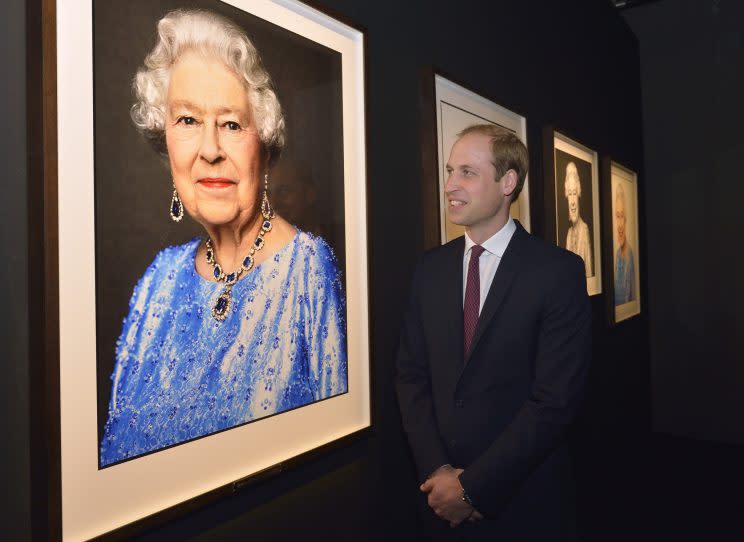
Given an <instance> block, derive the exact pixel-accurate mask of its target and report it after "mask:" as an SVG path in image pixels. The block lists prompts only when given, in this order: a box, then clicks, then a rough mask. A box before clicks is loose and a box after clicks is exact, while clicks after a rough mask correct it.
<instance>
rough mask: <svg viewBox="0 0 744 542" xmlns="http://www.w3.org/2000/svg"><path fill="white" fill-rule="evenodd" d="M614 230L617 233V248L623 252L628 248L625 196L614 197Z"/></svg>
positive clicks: (620, 194)
mask: <svg viewBox="0 0 744 542" xmlns="http://www.w3.org/2000/svg"><path fill="white" fill-rule="evenodd" d="M614 215H615V230H616V231H617V246H618V248H619V249H620V250H621V251H622V252H625V251H626V250H627V248H628V245H627V243H626V238H625V195H624V194H622V193H618V194H617V196H616V197H615V211H614Z"/></svg>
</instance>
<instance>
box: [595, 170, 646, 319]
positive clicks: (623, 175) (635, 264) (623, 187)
mask: <svg viewBox="0 0 744 542" xmlns="http://www.w3.org/2000/svg"><path fill="white" fill-rule="evenodd" d="M602 172H603V179H604V183H605V190H604V193H605V194H607V199H609V201H608V202H606V204H605V207H606V208H607V210H608V211H609V215H610V218H609V219H608V220H606V221H605V223H606V224H608V225H611V226H612V230H611V235H608V236H607V237H611V241H609V240H608V242H607V247H608V250H610V249H611V251H612V252H611V254H612V258H611V259H610V258H608V260H609V261H608V264H611V265H612V269H611V271H609V270H608V275H609V276H608V280H607V285H608V288H607V292H608V294H611V295H609V300H610V302H611V303H609V304H610V305H611V310H610V311H609V312H610V315H611V318H612V320H611V321H612V322H613V323H618V322H622V321H623V320H627V319H628V318H631V317H633V316H636V315H638V314H640V312H641V275H640V262H639V260H638V258H639V254H640V235H639V212H638V176H637V175H636V173H635V172H633V171H631V170H630V169H628V168H626V167H623V166H622V165H620V164H618V163H616V162H614V161H612V160H610V159H609V158H607V159H603V164H602Z"/></svg>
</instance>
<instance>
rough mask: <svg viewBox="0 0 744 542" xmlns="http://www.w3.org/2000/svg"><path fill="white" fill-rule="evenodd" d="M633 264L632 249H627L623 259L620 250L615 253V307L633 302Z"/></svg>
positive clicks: (634, 296)
mask: <svg viewBox="0 0 744 542" xmlns="http://www.w3.org/2000/svg"><path fill="white" fill-rule="evenodd" d="M635 298H636V295H635V264H634V261H633V249H632V248H630V247H628V248H627V250H626V256H625V258H623V255H622V252H621V251H620V249H619V248H618V249H617V252H616V253H615V305H623V304H625V303H630V302H631V301H635Z"/></svg>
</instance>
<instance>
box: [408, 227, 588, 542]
mask: <svg viewBox="0 0 744 542" xmlns="http://www.w3.org/2000/svg"><path fill="white" fill-rule="evenodd" d="M464 246H465V243H464V239H463V238H462V237H460V238H458V239H455V240H454V241H451V242H450V243H447V244H446V245H444V246H441V247H437V248H435V249H433V250H431V251H429V252H428V253H427V254H425V255H424V257H423V258H422V260H421V262H420V263H419V265H418V267H417V269H416V272H415V275H414V280H413V286H412V293H411V300H410V303H409V307H408V310H407V314H406V317H405V322H404V328H403V333H402V336H401V344H400V350H399V353H398V360H397V382H396V384H397V391H398V398H399V402H400V408H401V413H402V418H403V425H404V429H405V431H406V433H407V436H408V440H409V443H410V446H411V449H412V452H413V456H414V459H415V461H416V464H417V468H418V472H419V476H420V478H421V479H422V480H423V479H425V478H426V477H427V476H428V475H429V474H430V473H432V472H433V471H434V470H435V469H437V468H438V467H440V466H441V465H444V464H447V463H449V464H451V465H452V466H454V467H457V468H464V469H465V472H464V473H463V474H462V475H461V478H460V480H461V483H462V485H463V487H464V488H465V489H466V490H467V492H468V494H469V496H470V497H471V499H472V500H473V503H474V504H475V507H476V508H477V509H478V510H479V511H480V512H481V513H483V514H484V515H485V516H486V518H487V519H490V520H491V522H492V523H491V526H492V527H494V528H495V529H496V530H495V531H494V532H499V531H498V528H499V527H498V525H499V524H502V526H503V527H504V528H505V529H506V528H507V527H508V529H511V530H516V531H515V532H517V533H518V531H519V530H520V529H521V528H522V527H524V528H525V529H527V530H529V525H525V526H521V525H520V524H521V523H522V522H523V521H526V522H533V523H534V522H538V523H539V522H540V521H541V514H543V515H550V514H553V515H555V510H557V509H559V508H560V506H561V502H560V500H561V499H562V498H563V496H564V493H563V492H562V488H563V486H565V484H566V483H567V481H568V480H569V479H570V465H569V457H568V454H567V451H566V446H565V436H566V430H567V428H568V426H569V424H570V423H571V421H572V419H573V417H574V415H575V413H576V411H577V408H578V406H579V403H580V400H581V397H582V391H583V388H584V384H585V381H586V377H587V372H588V366H589V360H590V351H591V329H590V328H591V313H590V306H589V299H588V296H587V292H586V280H585V276H584V263H583V262H582V261H581V259H580V258H579V257H578V256H576V255H574V254H572V253H570V252H568V251H566V250H563V249H561V248H558V247H556V246H554V245H552V244H549V243H547V242H545V241H543V240H541V239H538V238H536V237H533V236H531V235H530V234H528V233H527V232H526V231H525V230H524V228H523V227H522V226H521V225H520V224H519V223H517V230H516V231H515V233H514V236H513V237H512V239H511V241H510V242H509V245H508V247H507V249H506V251H505V252H504V255H503V257H502V260H501V262H500V264H499V267H498V271H497V272H496V276H495V277H494V280H493V283H492V285H491V288H490V290H489V292H488V296H487V298H486V301H485V304H484V306H483V309H482V311H481V315H480V318H479V320H478V326H477V329H476V332H475V337H474V339H473V345H472V347H471V351H470V354H469V356H468V359H467V361H466V360H465V359H464V358H465V356H464V353H463V311H462V304H463V301H462V295H463V294H462V292H463V285H462V281H463V277H462V274H463V271H462V269H463V263H462V262H463V251H464ZM544 519H545V520H546V521H547V519H548V518H547V516H546V517H545V518H544ZM558 519H559V518H558ZM543 523H544V522H543ZM486 525H488V522H486ZM546 527H547V525H546ZM515 536H518V534H517V535H515ZM555 538H557V537H555V536H554V537H552V538H551V539H555ZM523 539H526V538H523Z"/></svg>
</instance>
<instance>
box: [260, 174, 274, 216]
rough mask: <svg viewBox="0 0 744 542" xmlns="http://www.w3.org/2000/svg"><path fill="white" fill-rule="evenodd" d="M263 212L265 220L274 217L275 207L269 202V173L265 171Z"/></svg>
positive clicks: (262, 200) (262, 199)
mask: <svg viewBox="0 0 744 542" xmlns="http://www.w3.org/2000/svg"><path fill="white" fill-rule="evenodd" d="M261 214H262V215H263V217H264V219H265V220H271V219H272V218H274V209H273V207H271V203H270V202H269V174H268V173H264V189H263V197H262V198H261Z"/></svg>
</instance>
